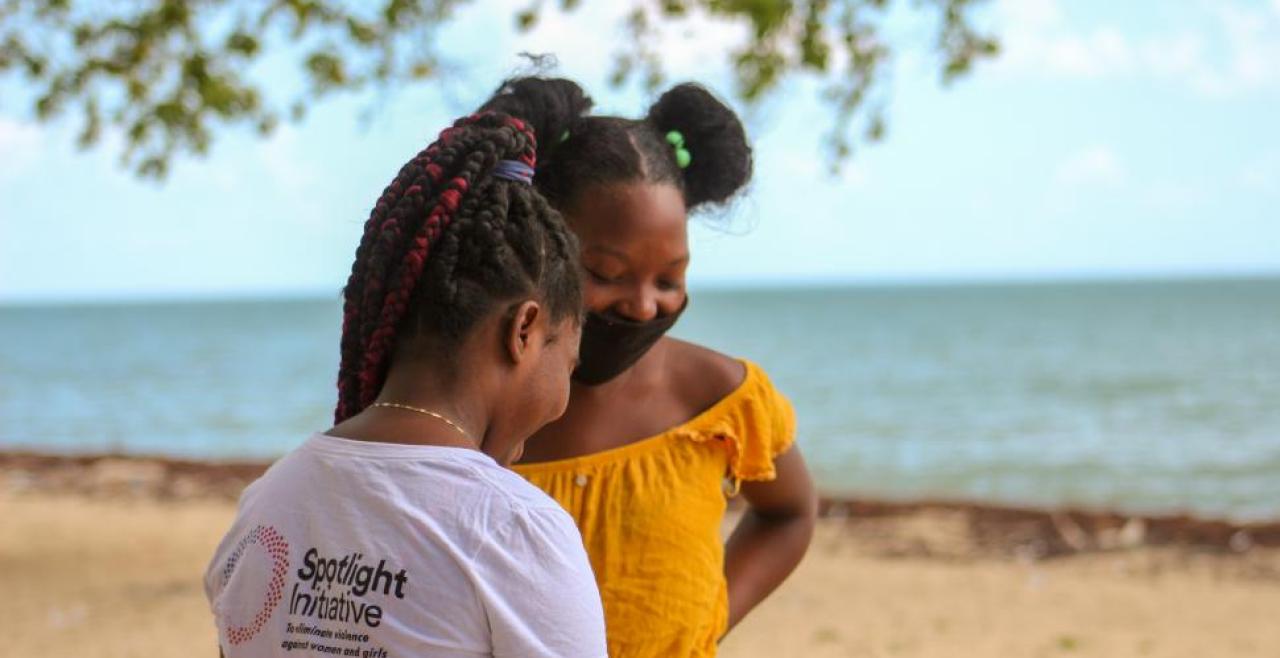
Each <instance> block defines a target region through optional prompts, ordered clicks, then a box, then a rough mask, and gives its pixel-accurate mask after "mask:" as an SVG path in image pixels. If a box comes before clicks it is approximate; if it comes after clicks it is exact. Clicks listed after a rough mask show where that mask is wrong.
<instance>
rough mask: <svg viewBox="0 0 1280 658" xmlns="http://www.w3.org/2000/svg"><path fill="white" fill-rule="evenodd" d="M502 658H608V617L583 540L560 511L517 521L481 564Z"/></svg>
mask: <svg viewBox="0 0 1280 658" xmlns="http://www.w3.org/2000/svg"><path fill="white" fill-rule="evenodd" d="M475 573H476V579H477V583H476V586H477V590H478V592H479V595H480V598H481V601H482V603H483V605H484V608H485V612H486V614H487V615H488V620H489V629H490V632H491V634H492V638H493V655H494V656H495V657H496V658H504V657H508V656H510V657H516V656H520V657H524V656H528V657H530V658H542V657H546V658H551V657H553V656H554V657H556V658H561V657H563V658H578V657H580V656H581V657H585V658H595V657H600V658H604V657H605V656H607V649H606V647H605V635H604V610H603V609H602V607H601V604H600V591H599V589H597V587H596V581H595V576H594V575H593V574H592V572H591V564H590V562H588V561H587V553H586V551H585V550H584V549H583V547H582V536H581V535H580V534H578V529H577V528H576V527H574V525H573V521H572V519H570V518H569V516H568V515H567V514H565V513H564V511H563V510H560V509H545V510H542V509H532V510H525V511H522V512H520V513H518V514H516V515H515V516H514V517H513V518H512V520H511V522H510V524H508V526H507V527H506V528H505V529H504V530H501V531H499V532H497V533H496V534H495V535H493V536H492V537H491V540H490V541H489V542H488V543H486V544H485V545H484V546H482V547H481V548H480V549H479V551H478V552H477V553H476V556H475Z"/></svg>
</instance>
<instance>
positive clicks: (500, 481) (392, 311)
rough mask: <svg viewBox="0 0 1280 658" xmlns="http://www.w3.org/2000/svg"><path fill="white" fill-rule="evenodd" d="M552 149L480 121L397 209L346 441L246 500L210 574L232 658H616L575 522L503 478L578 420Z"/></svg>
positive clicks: (396, 184) (315, 448)
mask: <svg viewBox="0 0 1280 658" xmlns="http://www.w3.org/2000/svg"><path fill="white" fill-rule="evenodd" d="M535 137H536V135H535V132H534V130H533V128H532V127H531V126H530V124H528V123H526V122H523V121H521V120H519V119H516V118H513V117H510V116H509V115H505V114H501V113H496V112H486V113H481V114H477V115H473V116H470V117H467V118H464V119H461V120H459V121H457V122H456V123H455V124H454V125H453V126H452V127H451V128H448V129H446V130H445V131H444V132H443V133H441V135H440V138H439V139H438V140H437V141H436V142H435V143H433V144H431V145H430V146H428V147H427V148H426V149H425V150H423V151H422V152H421V153H419V154H418V155H417V156H415V157H414V158H413V159H412V160H410V161H409V162H408V164H406V165H404V167H403V168H402V169H401V170H400V173H399V175H397V176H396V178H395V180H393V181H392V182H391V184H390V185H388V186H387V188H386V190H385V191H384V192H383V194H382V196H381V198H379V199H378V202H377V204H376V205H375V207H374V209H373V211H372V213H371V214H370V216H369V220H368V222H367V223H366V224H365V228H364V235H363V237H362V238H361V241H360V246H359V248H358V249H357V250H356V257H355V264H354V265H353V266H352V268H351V277H350V279H349V280H348V282H347V286H346V289H345V291H344V317H343V329H342V343H341V347H342V358H341V365H340V368H339V382H338V389H339V400H338V406H337V411H336V416H337V424H336V425H335V426H334V427H333V428H331V429H329V430H327V431H326V432H324V433H322V434H316V435H314V436H312V437H311V438H310V439H308V440H307V441H306V442H305V443H303V444H302V445H301V446H300V447H298V448H297V449H296V450H294V451H293V452H291V453H289V454H288V455H286V456H285V457H283V458H282V459H280V460H279V461H278V462H276V463H275V464H274V465H273V466H272V467H271V468H270V469H269V470H268V471H267V472H266V474H264V475H263V476H262V478H261V479H259V480H258V481H256V482H254V483H253V484H252V485H250V486H249V487H248V488H247V489H246V490H245V492H244V494H243V496H242V497H241V500H240V507H239V511H238V513H237V517H236V520H235V522H234V524H233V525H232V527H231V530H230V531H229V532H228V533H227V535H226V537H225V538H224V539H223V541H222V543H221V545H220V546H219V547H218V549H217V552H216V553H215V555H214V559H213V561H212V563H211V564H210V566H209V569H208V571H207V573H206V576H205V587H206V593H207V595H208V597H209V600H210V603H211V606H212V608H213V612H214V617H215V621H216V623H217V626H218V639H219V645H220V648H221V650H222V652H223V655H225V656H228V657H230V656H250V657H258V656H284V655H292V654H291V653H290V652H291V651H293V650H294V649H302V650H306V651H308V652H309V653H308V655H311V654H312V653H334V654H341V655H363V656H410V655H417V656H447V657H463V656H519V657H521V658H523V657H527V656H547V657H551V656H555V657H563V656H575V657H577V656H590V657H603V656H605V655H606V654H605V639H604V623H603V612H602V611H601V604H600V596H599V591H598V590H597V588H596V585H595V582H594V579H593V578H592V573H591V569H590V564H589V563H588V560H587V556H586V553H585V552H584V550H583V546H582V540H581V537H580V536H579V535H578V532H577V529H576V528H575V527H574V524H573V520H572V519H571V518H570V517H569V516H568V515H567V514H566V513H565V512H564V510H563V509H562V508H561V507H560V506H559V505H557V504H556V502H555V501H554V500H552V499H551V498H549V497H547V495H546V494H544V493H543V492H541V491H539V490H538V489H536V488H535V487H533V486H531V485H530V484H529V483H528V482H526V481H525V480H523V479H521V478H520V477H519V476H517V475H515V474H514V473H512V472H511V471H509V470H507V469H506V468H503V466H505V465H507V464H509V463H510V462H511V461H513V460H514V459H517V458H518V457H519V455H520V452H521V450H522V446H523V443H524V440H525V439H526V438H527V437H528V436H529V435H530V434H532V433H533V432H534V431H535V430H537V429H538V428H539V427H541V426H542V425H544V424H545V423H547V422H548V421H550V420H553V419H554V418H556V417H557V416H559V415H560V414H561V413H563V412H564V408H565V404H566V400H567V397H568V386H569V378H570V374H571V373H572V371H573V369H574V368H575V366H576V364H577V352H578V345H579V339H580V335H581V321H582V291H581V281H580V272H579V267H580V266H579V260H578V245H577V241H576V239H575V238H574V237H573V235H572V234H571V233H569V231H568V229H567V228H566V226H565V224H564V222H563V220H562V219H561V217H560V215H559V214H558V213H557V212H556V211H555V210H553V209H552V208H551V207H550V206H549V205H548V204H547V202H546V200H545V199H543V197H542V196H541V194H539V193H538V192H537V190H536V189H534V187H533V186H532V178H533V171H534V166H535V165H536V140H535ZM344 652H345V653H344Z"/></svg>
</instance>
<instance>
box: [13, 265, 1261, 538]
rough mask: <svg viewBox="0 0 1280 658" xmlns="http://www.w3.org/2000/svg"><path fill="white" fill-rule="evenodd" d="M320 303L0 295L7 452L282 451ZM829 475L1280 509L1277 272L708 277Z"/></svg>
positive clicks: (723, 322)
mask: <svg viewBox="0 0 1280 658" xmlns="http://www.w3.org/2000/svg"><path fill="white" fill-rule="evenodd" d="M340 316H341V314H340V308H339V300H338V297H337V294H336V293H335V294H334V295H333V296H332V297H329V298H299V299H269V300H256V301H202V302H191V303H149V304H92V305H62V306H59V305H48V304H45V305H35V306H0V450H34V451H41V452H50V453H102V452H119V453H130V454H144V455H167V456H173V457H180V458H198V459H215V460H242V459H270V458H273V457H276V456H279V455H281V454H283V453H284V452H286V451H288V450H289V449H291V448H292V447H294V446H296V445H298V444H299V443H300V442H301V441H302V440H303V439H304V438H305V437H306V436H307V435H308V434H309V433H311V432H313V431H315V430H318V429H324V428H326V427H328V426H329V424H330V423H329V421H330V420H331V415H332V409H333V403H334V397H335V388H334V376H335V372H336V368H337V358H338V349H337V346H338V334H339V323H340ZM673 333H674V334H675V335H677V336H679V337H681V338H685V339H687V340H692V341H694V342H698V343H701V344H704V345H707V346H709V347H712V348H714V349H717V350H719V351H722V352H725V353H728V354H731V355H735V356H741V357H745V358H748V359H751V360H753V361H755V362H757V363H759V364H761V365H762V366H763V367H764V369H765V370H766V371H767V372H768V373H769V375H770V377H771V378H772V379H773V381H774V383H775V384H776V385H777V387H778V388H780V389H781V390H782V391H783V392H784V393H785V394H786V395H787V396H788V397H789V398H790V399H791V400H792V402H793V403H794V405H795V408H796V411H797V414H798V423H799V445H800V446H801V449H802V451H803V453H804V456H805V459H806V460H807V462H808V463H809V465H810V468H811V469H812V470H813V472H814V474H815V477H816V478H817V480H818V482H819V485H820V486H821V488H822V489H823V490H824V491H825V492H827V493H830V494H836V495H849V496H862V497H868V498H875V499H880V500H893V501H914V500H951V501H968V502H976V503H990V504H1001V505H1019V506H1029V507H1054V508H1056V507H1063V506H1071V507H1078V508H1087V509H1098V510H1116V511H1121V512H1126V513H1143V514H1172V513H1189V514H1194V515H1197V516H1201V517H1209V518H1224V519H1230V520H1236V521H1253V520H1274V519H1280V279H1275V278H1273V279H1266V278H1260V279H1233V280H1227V279H1219V280H1178V281H1154V280H1153V281H1127V282H1126V281H1110V282H1099V281H1090V282H1069V283H1016V284H972V285H969V284H965V285H960V284H948V285H883V286H852V287H831V286H827V287H812V288H771V289H759V290H750V289H735V290H695V291H694V292H692V293H691V302H690V306H689V309H688V311H687V312H686V314H685V316H684V317H682V318H681V320H680V322H679V324H677V326H676V329H675V330H674V332H673Z"/></svg>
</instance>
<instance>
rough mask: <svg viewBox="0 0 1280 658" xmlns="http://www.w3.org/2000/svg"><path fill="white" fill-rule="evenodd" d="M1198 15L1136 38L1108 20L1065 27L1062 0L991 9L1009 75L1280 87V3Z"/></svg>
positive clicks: (1239, 89) (1223, 90) (1219, 89)
mask: <svg viewBox="0 0 1280 658" xmlns="http://www.w3.org/2000/svg"><path fill="white" fill-rule="evenodd" d="M1198 7H1199V12H1200V13H1201V14H1202V16H1200V17H1199V18H1201V19H1202V20H1200V21H1198V22H1196V23H1195V24H1191V25H1184V26H1181V27H1178V28H1175V29H1173V30H1168V31H1165V32H1160V33H1155V34H1147V35H1142V36H1133V35H1131V34H1128V33H1126V32H1125V31H1123V30H1121V29H1119V28H1118V27H1116V26H1113V25H1105V24H1104V25H1097V26H1091V27H1087V28H1078V27H1073V26H1072V25H1070V24H1069V21H1068V20H1067V17H1066V14H1065V12H1064V10H1063V6H1062V5H1060V4H1059V0H1034V1H1031V2H1027V1H1026V0H1002V1H1001V2H1000V3H999V4H998V5H997V8H996V15H997V18H998V21H999V24H1000V30H1001V35H1002V38H1003V43H1002V46H1003V53H1002V55H1001V57H1000V59H999V60H997V62H996V63H995V64H994V66H993V70H994V71H995V72H997V73H1002V74H1004V75H1009V76H1012V77H1028V76H1047V77H1060V78H1077V79H1101V78H1112V79H1114V78H1148V79H1154V80H1163V81H1166V82H1170V83H1174V84H1181V85H1185V86H1187V87H1188V88H1190V89H1191V90H1192V91H1193V92H1196V93H1198V94H1202V95H1208V96H1221V95H1228V94H1236V93H1243V92H1248V91H1253V90H1258V89H1272V88H1280V0H1272V3H1271V7H1270V8H1266V7H1258V6H1252V5H1251V6H1243V5H1240V4H1229V3H1204V4H1201V5H1198Z"/></svg>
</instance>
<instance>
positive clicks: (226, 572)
mask: <svg viewBox="0 0 1280 658" xmlns="http://www.w3.org/2000/svg"><path fill="white" fill-rule="evenodd" d="M250 549H253V550H252V551H250ZM246 553H248V554H249V555H251V556H256V557H257V558H258V559H264V558H265V559H266V560H269V561H270V565H271V580H270V581H269V582H268V583H267V590H266V595H265V596H264V597H263V601H262V607H261V608H260V609H259V610H258V612H257V614H256V615H254V617H253V619H252V620H250V621H249V623H247V624H245V625H244V626H237V625H235V624H230V625H228V626H227V641H228V642H230V643H231V644H242V643H244V642H248V641H249V640H250V639H252V638H253V636H255V635H257V634H258V632H259V631H261V630H262V627H263V626H264V625H266V623H267V620H268V619H270V618H271V613H272V612H275V609H276V606H277V605H279V604H280V599H281V598H282V597H283V595H284V574H285V573H286V572H287V571H288V570H289V542H287V541H285V538H284V537H283V536H282V535H281V534H280V533H279V532H277V531H276V529H275V528H273V527H271V526H265V525H260V526H257V527H255V528H254V529H253V530H250V531H249V534H247V535H245V536H244V539H241V540H240V543H239V544H236V550H234V551H232V552H231V557H229V558H227V565H226V566H225V567H223V569H222V583H223V585H224V586H225V585H226V583H227V581H228V580H230V579H231V574H232V573H234V572H235V570H236V565H238V564H239V563H240V560H241V559H243V558H244V557H245V555H246Z"/></svg>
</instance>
